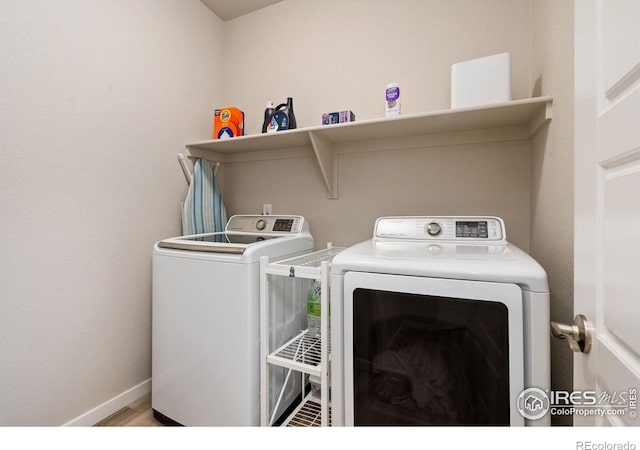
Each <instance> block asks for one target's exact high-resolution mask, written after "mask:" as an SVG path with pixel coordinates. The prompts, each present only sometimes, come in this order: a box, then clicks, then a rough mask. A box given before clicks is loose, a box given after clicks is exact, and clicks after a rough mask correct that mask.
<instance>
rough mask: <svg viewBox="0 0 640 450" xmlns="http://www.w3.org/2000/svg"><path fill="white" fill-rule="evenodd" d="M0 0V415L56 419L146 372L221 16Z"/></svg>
mask: <svg viewBox="0 0 640 450" xmlns="http://www.w3.org/2000/svg"><path fill="white" fill-rule="evenodd" d="M0 8H1V11H0V16H1V17H2V25H1V26H2V33H1V39H2V45H1V46H0V49H1V50H0V51H1V54H0V57H1V58H2V59H1V61H2V62H1V63H0V98H1V99H2V100H1V101H0V105H1V106H0V108H1V110H0V111H1V118H2V120H1V123H0V126H1V128H0V143H1V145H0V152H1V155H0V161H1V162H0V187H1V189H0V227H1V228H0V230H1V231H0V255H1V258H2V261H1V264H0V425H60V424H63V423H66V422H67V421H70V420H72V419H75V418H77V417H78V416H80V415H81V414H83V413H85V412H87V411H89V410H91V409H92V408H95V407H97V406H98V405H101V404H102V403H103V402H107V401H109V400H111V399H112V398H114V397H116V396H118V395H119V394H121V393H123V392H125V391H127V390H128V389H130V388H132V387H134V386H136V385H138V384H140V383H143V382H145V381H148V379H149V377H150V376H151V318H150V315H151V249H152V246H153V243H154V242H155V241H157V240H159V239H161V238H164V237H167V236H173V235H177V234H179V233H180V226H179V224H180V216H179V207H180V201H181V200H182V199H184V194H185V190H186V184H185V182H184V178H183V176H182V173H181V172H180V170H179V169H178V165H177V163H176V158H175V155H176V153H177V152H179V151H180V149H183V148H184V147H183V146H184V142H185V141H187V140H189V139H199V138H202V137H203V136H206V135H208V134H209V130H210V128H211V125H210V116H211V110H212V108H213V103H212V99H214V98H217V97H219V95H220V89H221V88H220V80H221V74H220V71H219V68H220V57H221V51H222V49H221V46H220V45H219V40H220V33H221V31H222V28H221V27H222V22H221V21H220V20H219V19H218V18H217V17H215V16H214V15H213V14H211V13H210V12H209V10H208V9H207V8H206V7H205V6H204V5H203V4H202V3H200V2H199V1H198V0H190V1H185V0H166V1H162V2H156V1H151V0H117V1H109V2H103V1H95V0H65V1H63V2H47V1H40V2H23V1H11V2H8V1H3V2H2V3H1V6H0ZM148 387H149V386H148V385H147V388H148Z"/></svg>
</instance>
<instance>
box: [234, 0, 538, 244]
mask: <svg viewBox="0 0 640 450" xmlns="http://www.w3.org/2000/svg"><path fill="white" fill-rule="evenodd" d="M225 51H226V53H225V64H224V86H225V93H224V95H225V97H224V99H225V105H226V106H232V105H234V106H238V107H240V108H241V109H243V110H244V111H245V117H246V123H247V125H246V132H247V134H252V133H257V132H260V127H261V124H262V119H263V111H264V106H265V103H266V102H267V101H268V100H273V101H274V102H276V103H278V102H284V101H285V99H286V97H287V96H292V97H293V98H294V110H295V112H296V118H297V119H298V126H299V127H305V126H314V125H319V124H320V123H321V116H322V113H323V112H329V111H336V110H340V109H351V110H352V111H354V113H355V114H356V120H364V119H372V118H380V117H383V116H384V88H385V85H386V84H387V83H389V82H391V81H397V82H399V83H400V86H401V92H402V96H401V98H402V111H403V113H404V114H410V113H419V112H426V111H432V110H441V109H447V108H449V106H450V76H451V75H450V74H451V64H453V63H455V62H459V61H463V60H467V59H472V58H477V57H482V56H487V55H491V54H496V53H500V52H505V51H508V52H511V54H512V66H513V70H512V76H513V83H512V85H513V97H514V98H524V97H529V96H530V58H531V55H530V52H531V5H530V2H529V1H509V2H505V1H501V0H498V1H483V2H477V1H474V0H471V1H466V0H462V1H453V2H451V1H447V2H443V1H424V0H403V1H397V2H385V1H375V2H372V1H359V0H348V1H344V0H329V1H323V2H317V1H312V0H296V1H288V0H287V1H283V2H281V3H278V4H276V5H273V6H271V7H268V8H265V9H262V10H260V11H257V12H255V13H253V14H250V15H247V16H243V17H240V18H238V19H235V20H232V21H230V22H228V23H227V24H226V30H225ZM528 162H529V144H528V142H527V141H519V142H518V141H515V142H502V143H499V144H496V145H492V144H490V143H489V144H482V145H466V146H454V147H435V148H416V149H412V150H397V151H396V150H388V151H381V152H379V153H378V152H374V153H359V154H358V153H350V154H342V155H341V156H340V161H339V174H338V175H339V176H338V185H339V195H340V198H339V199H337V200H328V199H327V194H326V190H325V189H324V188H323V184H322V180H321V176H320V171H319V169H318V167H317V165H315V164H314V163H313V161H312V160H311V159H310V158H307V159H293V160H278V161H269V162H258V163H257V162H251V163H234V164H227V165H225V166H224V167H223V169H222V172H224V185H223V187H222V190H223V194H224V196H225V203H226V205H227V207H228V209H229V212H230V213H232V214H233V213H256V212H260V211H261V209H262V203H272V204H273V208H274V213H283V214H286V213H299V214H303V215H305V216H306V217H307V218H308V219H309V221H310V224H311V228H312V231H313V233H314V235H315V237H316V239H317V243H318V247H322V246H324V245H325V243H326V242H327V241H333V242H334V243H335V244H337V245H351V244H353V243H355V242H358V241H361V240H364V239H367V238H368V237H370V235H371V232H372V227H373V222H374V221H375V219H376V218H377V217H379V216H382V215H396V214H413V215H420V214H431V215H436V214H441V215H445V214H493V215H499V216H501V217H503V218H504V219H505V220H506V222H507V226H508V233H509V237H510V239H511V240H512V241H513V242H514V243H517V244H518V245H520V246H522V247H523V248H525V249H528V246H529V167H528Z"/></svg>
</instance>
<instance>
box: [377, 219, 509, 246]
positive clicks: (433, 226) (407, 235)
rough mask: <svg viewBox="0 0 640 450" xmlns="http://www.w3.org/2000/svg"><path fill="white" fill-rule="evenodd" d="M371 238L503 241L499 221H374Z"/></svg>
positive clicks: (504, 237)
mask: <svg viewBox="0 0 640 450" xmlns="http://www.w3.org/2000/svg"><path fill="white" fill-rule="evenodd" d="M373 237H374V238H385V239H414V240H426V241H434V240H435V241H481V242H487V241H491V242H502V241H505V240H506V231H505V229H504V222H503V220H502V219H500V218H499V217H471V216H456V217H451V216H447V217H427V216H406V217H381V218H379V219H378V220H377V221H376V225H375V230H374V235H373Z"/></svg>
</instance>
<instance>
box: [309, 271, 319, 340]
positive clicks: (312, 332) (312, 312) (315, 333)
mask: <svg viewBox="0 0 640 450" xmlns="http://www.w3.org/2000/svg"><path fill="white" fill-rule="evenodd" d="M320 296H321V290H320V281H318V280H315V281H314V282H313V284H312V285H311V289H309V293H308V294H307V326H308V328H309V331H308V332H307V335H308V336H311V337H320Z"/></svg>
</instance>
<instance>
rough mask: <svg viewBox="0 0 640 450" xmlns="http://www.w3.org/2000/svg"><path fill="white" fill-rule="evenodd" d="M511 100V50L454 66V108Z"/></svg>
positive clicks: (452, 88)
mask: <svg viewBox="0 0 640 450" xmlns="http://www.w3.org/2000/svg"><path fill="white" fill-rule="evenodd" d="M510 101H511V54H510V53H500V54H498V55H491V56H486V57H484V58H477V59H472V60H469V61H462V62H459V63H456V64H454V65H452V66H451V108H453V109H455V108H468V107H472V106H479V105H490V104H494V103H507V102H510Z"/></svg>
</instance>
